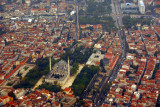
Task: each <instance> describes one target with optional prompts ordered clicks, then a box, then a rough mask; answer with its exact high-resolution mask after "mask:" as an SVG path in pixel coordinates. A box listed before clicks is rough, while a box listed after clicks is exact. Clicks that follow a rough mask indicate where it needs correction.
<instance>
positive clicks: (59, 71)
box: [45, 60, 70, 85]
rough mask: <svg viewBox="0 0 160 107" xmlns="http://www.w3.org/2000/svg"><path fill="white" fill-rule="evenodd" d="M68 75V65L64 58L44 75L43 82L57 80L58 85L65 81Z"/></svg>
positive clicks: (52, 82) (53, 82)
mask: <svg viewBox="0 0 160 107" xmlns="http://www.w3.org/2000/svg"><path fill="white" fill-rule="evenodd" d="M69 77H70V65H69V60H68V63H67V62H65V61H64V60H61V61H59V62H58V63H56V64H55V65H54V66H53V68H52V70H51V71H50V73H49V74H48V75H47V76H46V78H45V82H48V83H51V84H55V82H57V83H58V84H60V85H63V84H65V83H66V81H67V79H68V78H69Z"/></svg>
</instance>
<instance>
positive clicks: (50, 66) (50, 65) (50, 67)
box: [49, 56, 52, 71]
mask: <svg viewBox="0 0 160 107" xmlns="http://www.w3.org/2000/svg"><path fill="white" fill-rule="evenodd" d="M51 69H52V64H51V56H49V71H51Z"/></svg>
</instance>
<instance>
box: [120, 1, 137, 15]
mask: <svg viewBox="0 0 160 107" xmlns="http://www.w3.org/2000/svg"><path fill="white" fill-rule="evenodd" d="M121 10H122V12H123V13H138V6H137V5H136V4H135V3H121Z"/></svg>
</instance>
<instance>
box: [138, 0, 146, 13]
mask: <svg viewBox="0 0 160 107" xmlns="http://www.w3.org/2000/svg"><path fill="white" fill-rule="evenodd" d="M138 6H139V11H140V13H141V14H145V5H144V2H143V0H139V1H138Z"/></svg>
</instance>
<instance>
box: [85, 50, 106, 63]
mask: <svg viewBox="0 0 160 107" xmlns="http://www.w3.org/2000/svg"><path fill="white" fill-rule="evenodd" d="M103 58H104V54H101V52H100V51H97V52H96V53H92V55H91V56H90V57H89V59H88V61H87V63H86V65H99V64H100V60H101V59H103Z"/></svg>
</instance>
